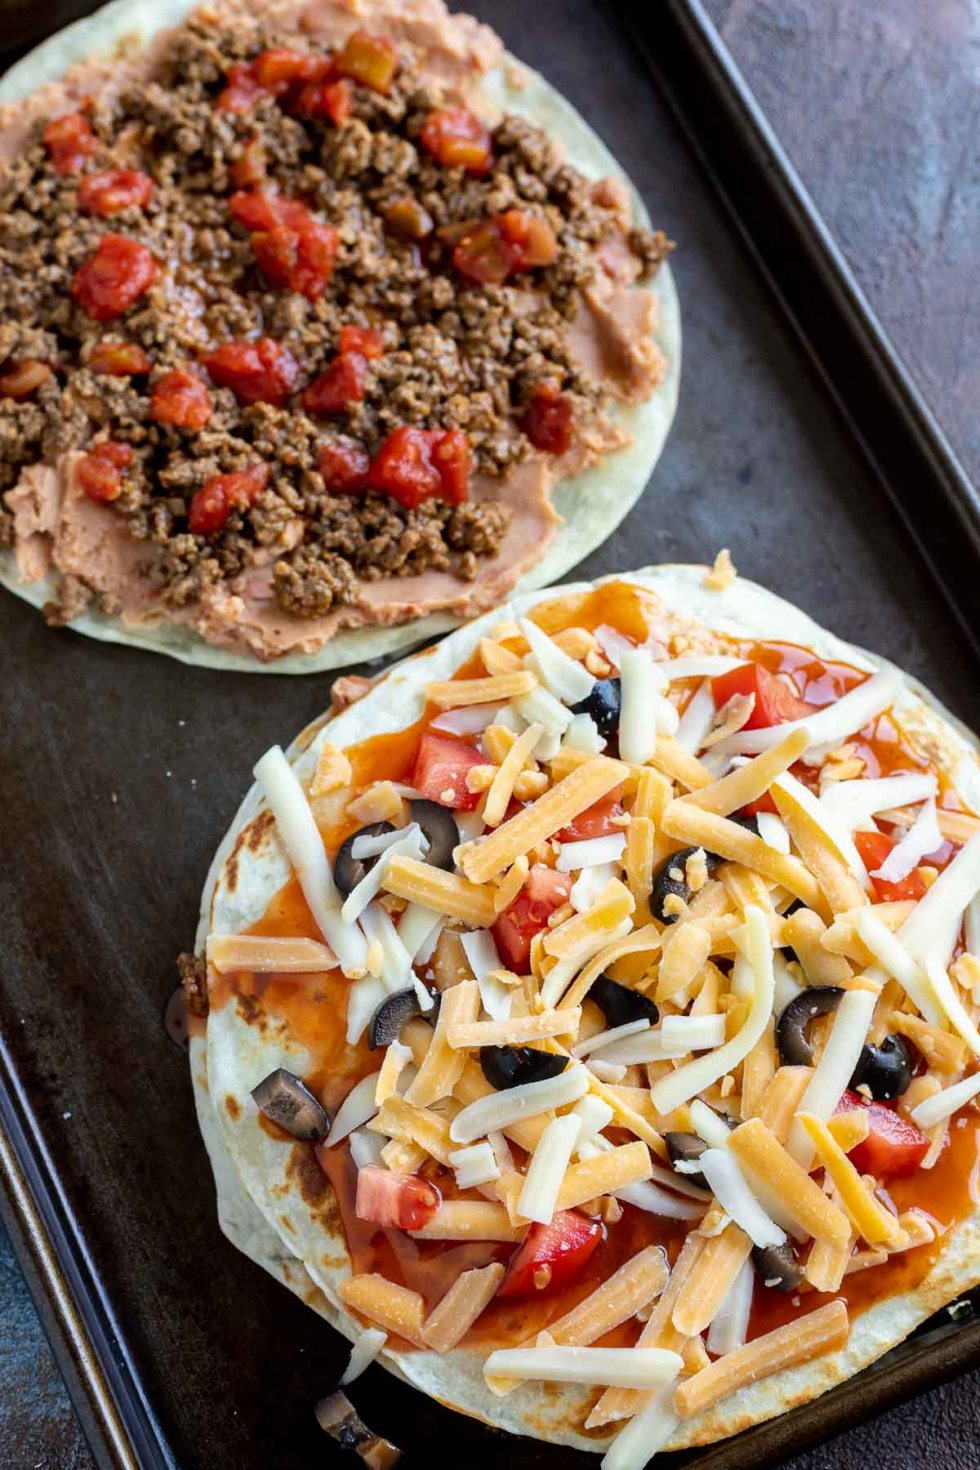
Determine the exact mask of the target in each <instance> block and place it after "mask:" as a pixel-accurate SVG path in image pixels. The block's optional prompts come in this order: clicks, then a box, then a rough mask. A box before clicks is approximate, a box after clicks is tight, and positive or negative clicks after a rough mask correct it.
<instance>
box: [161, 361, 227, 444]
mask: <svg viewBox="0 0 980 1470" xmlns="http://www.w3.org/2000/svg"><path fill="white" fill-rule="evenodd" d="M213 407H214V405H213V404H212V402H211V394H210V393H209V392H208V388H207V384H206V383H203V382H202V381H201V379H200V378H199V377H197V375H196V374H195V373H189V372H187V371H186V370H185V369H183V368H174V369H173V371H171V372H169V373H164V375H163V377H162V378H160V379H158V381H157V382H156V383H154V385H153V392H152V394H151V395H150V418H151V419H155V420H156V422H157V423H158V424H173V425H174V426H175V427H176V428H178V429H190V430H191V432H192V433H195V434H196V433H197V431H198V429H203V428H204V425H205V424H206V423H207V422H208V419H209V418H210V417H211V414H212V411H213Z"/></svg>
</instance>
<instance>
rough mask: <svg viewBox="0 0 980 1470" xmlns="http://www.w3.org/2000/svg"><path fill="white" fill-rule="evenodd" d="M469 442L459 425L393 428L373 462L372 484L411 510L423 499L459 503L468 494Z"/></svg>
mask: <svg viewBox="0 0 980 1470" xmlns="http://www.w3.org/2000/svg"><path fill="white" fill-rule="evenodd" d="M469 477H470V446H469V441H468V440H467V438H466V435H465V434H463V433H462V431H461V430H459V429H413V428H409V427H408V426H407V425H405V426H402V427H401V428H399V429H394V430H393V431H392V432H391V433H390V434H389V435H388V437H387V439H386V440H385V441H384V443H383V444H382V446H381V448H380V449H379V450H378V453H377V455H376V456H375V459H374V463H373V464H372V466H371V481H370V483H371V488H372V489H373V490H378V491H380V492H381V493H382V494H384V495H390V496H392V498H393V499H395V500H398V501H400V502H401V504H402V505H405V506H407V507H408V508H409V509H410V510H411V509H413V508H414V507H415V506H417V505H421V504H422V502H423V501H424V500H432V499H438V500H447V501H449V503H450V504H451V505H458V504H459V503H460V501H463V500H465V499H466V497H467V495H468V494H469Z"/></svg>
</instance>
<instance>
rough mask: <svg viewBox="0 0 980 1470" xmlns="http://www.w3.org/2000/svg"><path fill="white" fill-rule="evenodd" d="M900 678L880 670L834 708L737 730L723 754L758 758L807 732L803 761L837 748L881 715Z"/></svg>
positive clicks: (898, 687)
mask: <svg viewBox="0 0 980 1470" xmlns="http://www.w3.org/2000/svg"><path fill="white" fill-rule="evenodd" d="M902 678H903V676H902V674H901V673H899V671H898V669H881V670H879V672H878V673H876V674H872V676H871V678H870V679H866V680H865V681H864V683H863V684H858V686H857V687H856V688H855V689H852V690H850V692H849V693H847V694H842V695H841V697H840V699H838V700H835V701H834V703H833V704H827V705H824V707H823V708H822V709H819V710H815V711H814V712H813V714H809V715H807V717H806V719H803V720H787V721H786V722H785V723H784V724H781V725H769V726H767V727H765V728H763V729H761V730H739V732H738V734H737V735H730V736H729V737H728V739H727V740H726V741H725V742H724V747H725V750H726V751H727V752H728V753H729V754H731V755H758V754H759V753H760V752H761V751H763V750H771V749H772V747H773V746H774V745H778V744H779V742H780V741H781V740H785V738H786V736H787V735H788V734H789V733H790V732H791V731H792V730H806V732H807V734H808V735H809V737H810V743H809V745H808V746H807V749H806V751H805V752H804V759H806V758H807V757H808V756H816V755H818V754H820V753H821V751H822V749H825V748H830V749H833V748H834V747H835V746H837V745H840V743H841V741H843V740H846V738H847V737H848V735H853V734H854V732H855V730H861V729H863V728H864V726H865V725H867V724H868V723H869V721H871V720H873V719H874V718H875V716H876V715H880V714H884V712H885V710H886V709H888V708H889V707H890V706H891V705H892V704H894V702H895V699H896V696H897V695H898V694H899V693H900V692H901V689H902ZM720 748H721V747H719V749H720Z"/></svg>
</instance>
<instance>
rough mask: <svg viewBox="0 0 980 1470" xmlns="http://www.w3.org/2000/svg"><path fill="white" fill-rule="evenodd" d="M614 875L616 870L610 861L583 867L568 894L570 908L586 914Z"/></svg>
mask: <svg viewBox="0 0 980 1470" xmlns="http://www.w3.org/2000/svg"><path fill="white" fill-rule="evenodd" d="M616 876H617V870H616V869H615V868H614V867H613V865H612V863H603V864H600V866H599V867H596V868H583V869H582V871H581V873H579V875H578V877H577V878H576V879H575V882H574V883H573V884H572V887H571V891H570V893H569V895H568V901H569V903H570V904H571V906H572V908H573V909H575V911H576V912H577V913H579V914H587V913H588V912H589V910H590V909H591V908H594V907H595V905H596V903H597V902H598V900H599V899H600V898H601V896H602V894H604V893H605V891H606V889H607V887H608V886H609V884H610V883H611V882H612V880H613V879H614V878H615V877H616Z"/></svg>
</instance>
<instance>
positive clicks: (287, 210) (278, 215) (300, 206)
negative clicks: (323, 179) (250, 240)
mask: <svg viewBox="0 0 980 1470" xmlns="http://www.w3.org/2000/svg"><path fill="white" fill-rule="evenodd" d="M228 208H229V209H230V210H231V213H232V217H233V218H234V219H236V220H237V221H238V223H239V224H240V225H244V226H245V228H246V230H275V229H278V228H279V227H280V226H281V225H285V226H288V227H289V228H290V229H293V230H299V229H302V228H303V227H304V226H305V225H307V224H308V223H309V221H310V211H309V210H308V209H307V207H306V205H305V204H304V203H303V201H302V200H301V199H290V198H289V196H288V195H286V194H273V193H271V192H270V191H269V190H268V189H241V190H239V191H238V192H237V193H235V194H232V196H231V198H230V199H229V200H228Z"/></svg>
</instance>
